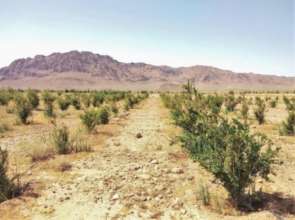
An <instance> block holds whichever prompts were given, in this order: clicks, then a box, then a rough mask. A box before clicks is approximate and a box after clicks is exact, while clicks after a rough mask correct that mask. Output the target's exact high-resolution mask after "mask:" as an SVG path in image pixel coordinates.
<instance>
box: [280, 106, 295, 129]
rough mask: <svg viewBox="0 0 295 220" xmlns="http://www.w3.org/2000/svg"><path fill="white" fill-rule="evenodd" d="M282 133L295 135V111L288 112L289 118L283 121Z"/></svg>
mask: <svg viewBox="0 0 295 220" xmlns="http://www.w3.org/2000/svg"><path fill="white" fill-rule="evenodd" d="M280 134H281V135H295V111H290V112H289V113H288V118H287V120H286V121H284V122H283V123H282V126H281V129H280Z"/></svg>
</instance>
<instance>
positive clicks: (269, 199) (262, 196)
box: [252, 192, 295, 216]
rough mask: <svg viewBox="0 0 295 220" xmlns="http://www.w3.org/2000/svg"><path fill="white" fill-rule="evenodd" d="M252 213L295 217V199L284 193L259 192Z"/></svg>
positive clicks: (253, 202) (253, 201)
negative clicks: (260, 212) (264, 212)
mask: <svg viewBox="0 0 295 220" xmlns="http://www.w3.org/2000/svg"><path fill="white" fill-rule="evenodd" d="M252 206H253V207H254V208H255V210H252V211H258V210H259V211H263V210H265V211H270V212H271V213H273V214H274V215H282V216H285V215H295V197H292V196H285V195H283V194H282V193H265V192H259V193H258V194H257V195H256V198H255V199H253V200H252Z"/></svg>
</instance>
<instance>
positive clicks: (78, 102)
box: [71, 96, 81, 110]
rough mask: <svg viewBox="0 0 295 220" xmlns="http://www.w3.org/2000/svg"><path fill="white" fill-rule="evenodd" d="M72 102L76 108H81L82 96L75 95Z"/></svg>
mask: <svg viewBox="0 0 295 220" xmlns="http://www.w3.org/2000/svg"><path fill="white" fill-rule="evenodd" d="M71 102H72V105H73V106H74V108H75V109H76V110H80V109H81V102H80V98H79V97H78V96H73V97H72V100H71Z"/></svg>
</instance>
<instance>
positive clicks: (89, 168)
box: [0, 95, 294, 220]
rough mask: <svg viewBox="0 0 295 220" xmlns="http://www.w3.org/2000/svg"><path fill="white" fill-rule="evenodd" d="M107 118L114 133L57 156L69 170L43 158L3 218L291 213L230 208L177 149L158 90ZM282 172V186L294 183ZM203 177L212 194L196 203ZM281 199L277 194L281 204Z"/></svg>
mask: <svg viewBox="0 0 295 220" xmlns="http://www.w3.org/2000/svg"><path fill="white" fill-rule="evenodd" d="M112 123H114V124H117V127H116V129H115V130H113V131H112V132H113V136H112V137H110V138H107V139H106V140H105V141H104V142H103V143H102V147H101V148H99V150H96V151H95V152H93V153H88V154H82V155H80V156H77V157H65V158H63V159H64V160H65V159H66V160H68V162H70V163H71V165H72V169H71V170H70V171H66V172H64V173H61V174H59V175H52V176H50V175H51V174H52V173H50V172H48V171H47V170H46V168H45V166H50V165H49V164H50V161H49V162H48V163H47V162H44V163H43V166H44V171H42V169H41V171H40V169H39V171H38V175H37V176H36V177H34V178H37V179H38V180H40V182H42V184H43V185H44V186H43V187H42V190H40V195H39V196H38V197H37V198H27V197H21V198H18V199H13V200H11V201H8V202H6V203H3V204H1V206H0V216H2V219H5V218H6V219H8V218H12V216H13V217H15V218H14V219H17V218H18V219H36V220H39V219H77V220H82V219H210V220H211V219H257V220H258V219H259V220H260V219H292V217H294V215H291V214H290V213H284V212H281V213H278V212H276V211H277V210H276V208H277V207H268V208H265V209H264V210H261V211H260V212H255V213H248V214H243V215H241V214H240V215H238V212H237V211H234V210H233V209H231V207H230V206H229V205H228V204H227V202H226V194H225V191H224V189H223V188H222V186H220V185H218V184H217V183H215V182H214V181H213V178H212V177H211V176H210V175H208V173H207V172H206V171H205V170H203V169H202V168H200V167H199V166H198V164H197V163H193V162H192V161H191V160H190V159H189V158H187V156H186V155H185V153H183V152H182V150H181V147H180V146H179V143H177V141H175V137H176V135H177V134H178V132H179V130H178V129H176V127H175V126H174V125H173V124H172V122H171V120H170V118H169V112H168V110H167V109H165V108H164V107H163V106H162V103H161V100H160V98H159V96H158V95H152V96H151V97H150V98H149V99H148V100H146V101H145V102H144V103H143V104H141V105H140V106H139V107H138V108H136V109H133V110H131V111H130V114H129V115H128V116H127V117H121V118H117V119H115V120H113V122H112ZM139 133H140V134H141V135H142V137H139V136H138V134H139ZM110 136H111V135H110ZM290 146H291V145H290ZM290 146H289V147H290ZM289 165H290V164H289ZM290 166H291V167H294V164H291V165H290ZM292 175H293V174H292ZM293 176H294V175H293ZM282 178H283V179H282ZM282 178H281V180H280V182H281V183H282V184H283V182H284V183H285V184H294V182H292V181H291V182H290V181H289V183H288V182H286V181H284V178H285V177H282ZM276 181H278V180H277V179H276ZM203 183H205V184H206V185H207V186H208V189H209V191H210V194H211V200H212V201H211V205H210V207H204V206H203V205H202V204H201V202H200V198H199V197H200V195H199V193H198V186H199V185H200V184H203ZM275 185H276V187H277V188H278V187H280V186H279V185H277V184H275ZM275 190H276V189H275ZM293 190H294V189H291V194H293V192H294V191H293ZM273 199H274V200H276V199H277V198H273ZM284 202H286V201H285V200H284V199H282V200H281V204H282V205H283V204H284ZM287 202H289V203H290V202H292V200H290V201H289V200H288V201H287ZM287 202H286V204H287ZM279 203H280V202H279ZM289 203H288V205H290V204H289ZM7 210H9V212H10V213H7ZM3 216H4V217H3Z"/></svg>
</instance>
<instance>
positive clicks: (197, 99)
mask: <svg viewBox="0 0 295 220" xmlns="http://www.w3.org/2000/svg"><path fill="white" fill-rule="evenodd" d="M175 100H176V101H175ZM204 100H205V101H204ZM171 101H172V102H173V104H175V103H177V104H176V105H171V106H172V112H175V113H173V115H174V116H173V117H174V119H175V120H176V122H177V124H178V125H180V126H181V127H182V128H183V134H182V136H181V137H180V140H181V142H182V146H183V147H184V148H185V149H186V150H187V151H188V152H189V154H190V155H191V157H192V158H193V159H194V160H197V161H198V162H199V163H200V164H201V165H202V166H203V167H204V168H206V169H207V170H208V171H209V172H211V173H212V174H213V175H214V176H215V177H216V178H217V179H218V180H219V181H221V182H222V184H223V186H224V187H225V188H226V189H227V191H228V192H229V195H230V196H231V198H232V201H233V202H234V204H235V205H237V206H239V207H240V206H243V205H245V201H246V199H247V198H248V197H247V195H246V189H247V188H248V187H249V186H251V185H254V183H255V179H256V177H261V178H263V179H266V180H268V174H270V172H271V170H272V165H273V164H274V163H276V158H277V153H278V151H279V149H278V148H277V149H273V148H272V144H271V142H270V141H269V140H268V139H267V138H266V137H265V136H263V135H261V134H255V133H254V134H253V133H252V132H250V129H249V126H248V125H247V124H246V123H241V122H239V121H238V120H237V119H235V118H233V119H231V120H227V119H226V118H224V117H222V116H220V115H218V114H216V113H215V111H214V110H212V109H211V107H210V106H209V105H208V104H206V98H205V97H204V96H203V95H202V94H200V93H198V92H197V91H196V90H192V89H188V90H187V91H186V92H185V93H183V94H182V95H175V96H174V97H172V98H171Z"/></svg>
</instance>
